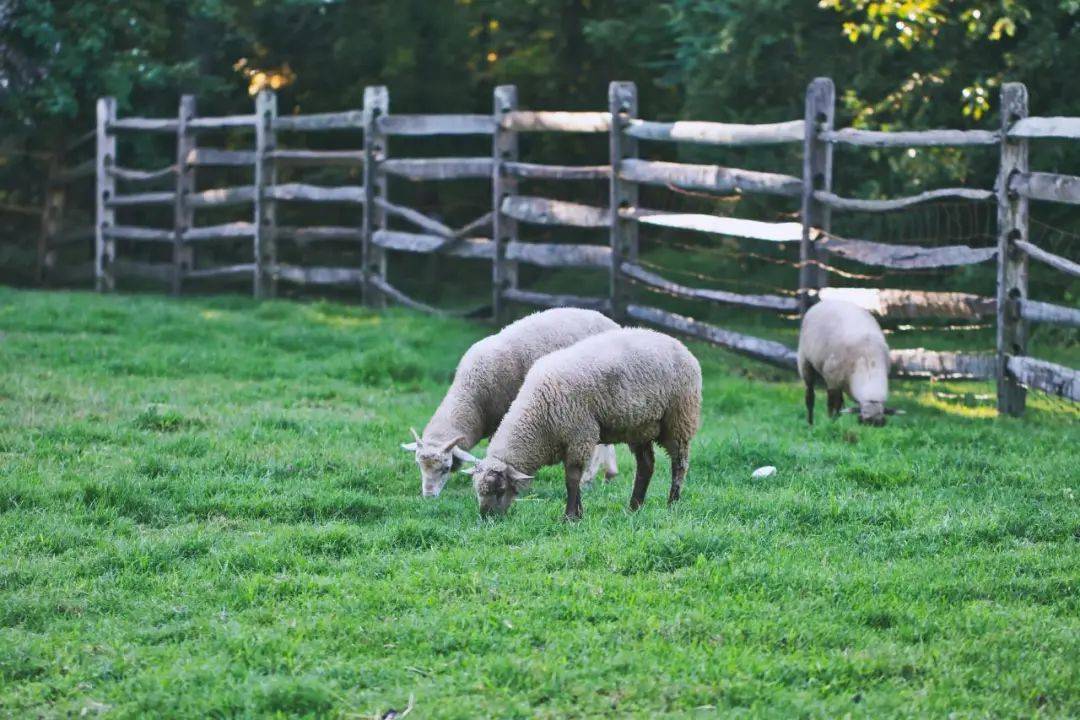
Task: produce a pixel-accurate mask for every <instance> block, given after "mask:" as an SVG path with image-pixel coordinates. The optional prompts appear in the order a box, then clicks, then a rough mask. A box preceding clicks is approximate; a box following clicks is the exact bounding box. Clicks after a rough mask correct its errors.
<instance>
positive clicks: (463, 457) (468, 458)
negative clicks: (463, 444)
mask: <svg viewBox="0 0 1080 720" xmlns="http://www.w3.org/2000/svg"><path fill="white" fill-rule="evenodd" d="M450 452H451V453H453V454H454V457H456V458H457V459H458V460H460V461H461V462H471V463H475V462H480V459H479V458H476V457H473V455H472V454H471V453H469V452H468V451H467V450H462V449H461V448H459V447H455V448H454V449H453V450H451V451H450Z"/></svg>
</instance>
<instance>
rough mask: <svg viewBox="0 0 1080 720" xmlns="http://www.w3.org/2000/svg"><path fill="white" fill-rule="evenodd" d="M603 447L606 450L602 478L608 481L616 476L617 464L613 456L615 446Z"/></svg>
mask: <svg viewBox="0 0 1080 720" xmlns="http://www.w3.org/2000/svg"><path fill="white" fill-rule="evenodd" d="M604 448H605V449H606V452H605V453H604V455H605V462H604V480H606V481H610V480H613V479H615V477H616V476H618V474H619V464H618V461H617V460H616V456H615V446H614V445H605V446H604Z"/></svg>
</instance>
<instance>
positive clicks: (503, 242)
mask: <svg viewBox="0 0 1080 720" xmlns="http://www.w3.org/2000/svg"><path fill="white" fill-rule="evenodd" d="M493 102H494V105H493V107H492V114H493V115H494V118H495V132H494V135H493V136H492V141H491V158H492V163H491V212H492V213H493V215H492V221H491V223H492V240H493V241H494V242H495V253H494V255H493V256H492V265H491V315H492V318H493V319H494V320H495V322H496V323H503V322H505V321H506V319H507V318H506V315H507V313H506V303H505V300H504V298H503V293H504V292H505V291H506V290H508V289H511V288H516V287H517V284H518V271H517V263H516V262H514V261H512V260H507V259H506V246H507V243H511V242H517V239H518V225H517V220H515V219H513V218H511V217H507V216H506V215H504V214H503V212H502V204H503V200H505V199H506V198H508V197H510V196H511V195H516V194H517V191H518V181H517V178H512V177H507V176H506V175H505V173H504V172H503V163H504V162H514V161H516V160H517V159H518V134H517V131H515V130H507V129H505V128H503V127H502V124H501V120H502V118H503V117H504V116H506V115H507V114H509V113H511V112H513V111H514V110H517V106H518V97H517V86H516V85H499V86H498V87H496V88H495V93H494V96H493Z"/></svg>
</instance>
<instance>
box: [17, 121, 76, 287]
mask: <svg viewBox="0 0 1080 720" xmlns="http://www.w3.org/2000/svg"><path fill="white" fill-rule="evenodd" d="M93 140H94V133H93V132H89V133H85V134H83V135H80V136H78V137H76V138H73V139H71V140H70V141H68V142H66V143H64V144H63V146H62V147H60V148H58V149H57V150H55V151H54V152H50V153H37V152H26V153H11V154H5V153H0V160H3V161H5V162H10V161H13V160H16V159H18V158H19V157H20V156H21V157H24V158H27V159H30V160H33V161H36V162H37V163H40V164H41V165H42V167H43V170H42V173H41V176H42V177H44V183H43V185H42V186H41V189H40V192H34V193H30V195H29V197H26V198H25V199H23V200H22V201H21V202H2V203H0V214H4V215H8V216H14V217H21V218H22V219H23V220H24V221H29V222H32V223H34V224H36V226H37V229H36V232H34V233H33V238H32V241H31V242H29V243H27V244H26V245H22V244H19V243H17V242H12V239H13V238H7V237H5V238H3V240H4V245H5V246H6V247H5V250H6V252H5V253H4V255H5V260H6V262H7V264H8V267H6V268H5V269H6V270H9V271H15V270H22V272H23V273H25V274H26V275H28V276H29V277H30V278H32V280H33V281H35V282H36V283H38V284H51V283H70V282H76V283H78V282H88V281H90V280H91V279H92V278H93V265H92V264H91V263H90V262H89V256H88V255H87V254H86V246H87V245H88V243H89V241H90V239H92V238H93V236H94V225H93V216H92V213H88V211H89V208H88V207H78V206H79V205H80V204H81V203H79V202H78V201H79V200H82V199H83V198H90V197H91V196H92V194H93V180H94V167H95V161H94V157H93V151H94V144H93ZM19 190H20V191H21V192H20V194H22V195H24V196H25V195H26V193H25V186H23V187H20V188H19ZM72 200H74V201H75V202H74V205H76V207H74V208H73V207H71V205H72V204H73V203H72ZM79 211H81V213H80V212H79Z"/></svg>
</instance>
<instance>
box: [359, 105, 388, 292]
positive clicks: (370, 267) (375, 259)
mask: <svg viewBox="0 0 1080 720" xmlns="http://www.w3.org/2000/svg"><path fill="white" fill-rule="evenodd" d="M389 113H390V91H389V90H388V89H387V88H386V86H384V85H375V86H370V87H366V88H364V218H363V221H362V222H363V224H362V226H361V233H360V235H361V238H362V240H361V242H362V243H363V245H362V246H361V249H360V253H361V264H362V265H363V280H364V285H363V293H364V302H365V303H367V304H368V305H374V306H378V307H383V306H385V305H386V298H384V297H383V295H382V293H380V292H379V291H378V290H377V289H376V288H375V286H374V285H372V284H371V282H370V281H369V278H370V277H371V274H372V273H373V272H375V273H377V274H378V275H379V277H380V278H382V279H383V280H385V279H386V252H385V251H384V250H383V249H382V248H381V247H379V246H378V245H376V244H375V241H374V237H375V228H376V227H378V229H379V230H386V229H387V227H388V218H387V215H386V211H385V210H384V209H383V208H382V207H380V206H379V205H378V202H377V201H378V200H386V193H387V179H386V172H385V171H384V170H383V169H382V162H383V161H384V160H385V159H386V154H387V152H388V151H389V147H388V143H387V141H386V133H384V132H383V131H382V129H381V128H380V127H379V118H381V117H383V116H385V115H387V114H389Z"/></svg>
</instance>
